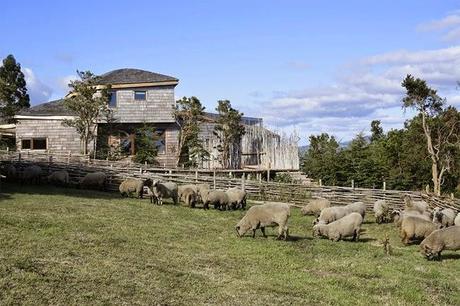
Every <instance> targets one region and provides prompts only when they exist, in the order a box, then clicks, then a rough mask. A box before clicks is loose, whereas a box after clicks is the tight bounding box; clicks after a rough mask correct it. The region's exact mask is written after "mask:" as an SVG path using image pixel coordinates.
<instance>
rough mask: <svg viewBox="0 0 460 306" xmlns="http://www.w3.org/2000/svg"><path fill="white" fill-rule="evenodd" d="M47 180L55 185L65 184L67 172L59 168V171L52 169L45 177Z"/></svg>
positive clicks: (67, 183)
mask: <svg viewBox="0 0 460 306" xmlns="http://www.w3.org/2000/svg"><path fill="white" fill-rule="evenodd" d="M47 180H48V182H50V183H52V184H55V185H61V186H67V185H69V182H70V180H69V172H67V171H66V170H59V171H54V172H53V173H51V174H50V175H48V177H47Z"/></svg>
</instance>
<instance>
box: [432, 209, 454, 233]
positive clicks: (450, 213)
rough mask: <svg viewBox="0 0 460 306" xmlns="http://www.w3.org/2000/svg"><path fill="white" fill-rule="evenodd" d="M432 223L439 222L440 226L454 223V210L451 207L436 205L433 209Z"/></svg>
mask: <svg viewBox="0 0 460 306" xmlns="http://www.w3.org/2000/svg"><path fill="white" fill-rule="evenodd" d="M433 223H436V224H440V225H441V228H443V227H449V226H452V225H454V223H455V211H454V210H453V209H452V208H444V209H441V208H439V207H436V208H435V209H434V211H433Z"/></svg>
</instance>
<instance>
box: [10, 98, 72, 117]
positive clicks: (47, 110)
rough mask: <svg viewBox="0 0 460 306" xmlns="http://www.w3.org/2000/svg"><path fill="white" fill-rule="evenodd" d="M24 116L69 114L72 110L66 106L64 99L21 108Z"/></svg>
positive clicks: (21, 113)
mask: <svg viewBox="0 0 460 306" xmlns="http://www.w3.org/2000/svg"><path fill="white" fill-rule="evenodd" d="M18 115H22V116H69V115H72V112H71V111H70V110H68V109H67V108H65V107H64V99H59V100H54V101H50V102H47V103H42V104H39V105H36V106H32V107H31V108H26V109H23V110H21V111H20V112H19V113H18Z"/></svg>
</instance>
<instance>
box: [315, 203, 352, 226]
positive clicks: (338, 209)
mask: <svg viewBox="0 0 460 306" xmlns="http://www.w3.org/2000/svg"><path fill="white" fill-rule="evenodd" d="M346 215H348V209H347V208H346V207H345V206H331V207H326V208H324V209H323V210H322V211H321V213H320V214H319V217H318V218H316V219H315V220H314V221H313V225H316V224H320V223H322V224H328V223H331V222H334V221H336V220H339V219H340V218H343V217H345V216H346Z"/></svg>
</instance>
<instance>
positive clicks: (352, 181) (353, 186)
mask: <svg viewBox="0 0 460 306" xmlns="http://www.w3.org/2000/svg"><path fill="white" fill-rule="evenodd" d="M351 188H353V189H355V180H351Z"/></svg>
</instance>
